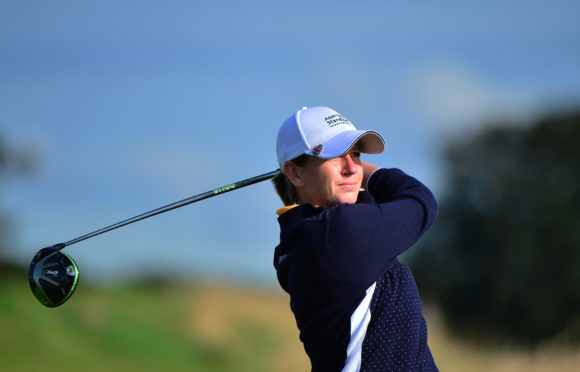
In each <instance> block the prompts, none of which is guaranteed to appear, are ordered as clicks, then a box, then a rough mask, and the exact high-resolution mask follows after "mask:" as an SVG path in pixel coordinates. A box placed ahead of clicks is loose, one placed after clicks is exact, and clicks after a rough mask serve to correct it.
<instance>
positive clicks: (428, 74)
mask: <svg viewBox="0 0 580 372" xmlns="http://www.w3.org/2000/svg"><path fill="white" fill-rule="evenodd" d="M407 86H408V87H409V88H410V89H409V92H408V93H409V98H410V99H411V100H412V102H413V106H414V107H415V108H416V109H417V112H418V113H419V114H420V115H421V116H423V119H424V120H423V121H424V122H426V123H429V125H430V126H435V127H436V129H440V130H443V131H449V130H452V131H456V130H461V129H467V130H469V129H473V128H474V127H477V126H479V125H481V124H484V123H486V122H490V121H492V120H493V119H499V118H502V119H510V118H511V119H515V118H521V117H522V116H524V115H529V114H531V111H532V105H531V103H530V101H531V100H530V97H529V94H527V93H526V92H524V90H523V89H517V88H513V87H510V86H506V85H504V84H502V83H501V82H497V81H493V80H492V79H489V78H485V77H483V76H482V75H479V74H477V73H475V72H473V71H471V70H469V69H468V68H466V67H465V66H461V65H458V64H456V63H445V64H442V63H436V64H431V65H428V66H424V67H421V68H419V69H418V70H415V71H413V74H412V77H411V78H410V80H409V84H408V85H407Z"/></svg>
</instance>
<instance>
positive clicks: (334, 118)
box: [324, 114, 352, 128]
mask: <svg viewBox="0 0 580 372" xmlns="http://www.w3.org/2000/svg"><path fill="white" fill-rule="evenodd" d="M324 121H325V122H326V124H328V126H329V127H331V128H333V127H336V126H337V125H340V124H348V125H352V123H351V122H350V121H349V120H348V119H347V118H345V117H344V116H342V115H340V114H334V115H330V116H327V117H325V118H324Z"/></svg>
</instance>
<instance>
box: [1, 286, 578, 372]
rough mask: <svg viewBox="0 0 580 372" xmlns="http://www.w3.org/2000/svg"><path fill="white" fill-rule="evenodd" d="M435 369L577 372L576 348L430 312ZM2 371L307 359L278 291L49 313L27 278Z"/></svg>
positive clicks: (12, 309) (14, 291)
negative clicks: (495, 340)
mask: <svg viewBox="0 0 580 372" xmlns="http://www.w3.org/2000/svg"><path fill="white" fill-rule="evenodd" d="M426 317H427V321H428V325H429V330H430V336H429V337H430V339H429V343H430V346H431V349H432V352H433V355H434V357H435V360H436V361H437V364H438V366H439V368H440V370H441V371H490V370H492V371H510V372H512V371H513V372H517V371H574V370H577V369H576V368H577V366H578V365H580V350H578V349H573V348H569V347H565V346H560V345H558V344H554V343H550V344H546V345H545V346H544V347H542V348H540V349H538V350H535V351H517V350H512V349H508V348H502V347H490V346H489V345H488V346H482V345H477V344H475V343H474V342H473V340H470V341H468V340H460V339H457V338H454V337H452V336H451V335H450V334H449V333H447V332H446V330H445V328H444V327H443V324H442V323H441V321H440V320H439V319H440V318H439V316H437V313H436V312H435V311H433V310H431V309H429V308H428V309H427V311H426ZM0 361H1V367H0V369H1V370H3V371H39V370H42V371H76V370H79V369H80V370H83V371H103V370H107V371H160V370H168V371H254V372H255V371H280V372H286V371H288V372H289V371H307V370H309V366H310V364H309V362H308V360H307V358H306V356H305V354H304V351H303V348H302V345H301V344H300V342H299V340H298V331H297V330H296V325H295V322H294V319H293V317H292V314H291V312H290V309H289V306H288V298H287V296H286V295H285V294H284V293H281V291H268V290H263V289H252V288H245V287H238V286H232V285H223V284H222V285H218V284H215V283H197V284H177V283H171V284H169V283H165V284H163V283H161V282H160V283H149V284H140V285H124V286H119V287H107V288H105V287H98V288H96V287H91V286H89V285H87V284H86V283H81V284H80V286H79V288H77V291H76V293H75V294H74V295H73V296H72V298H71V299H70V300H69V301H68V302H67V303H65V304H64V305H62V306H60V307H58V308H54V309H49V308H46V307H44V306H42V305H40V304H39V303H38V302H37V301H36V299H35V298H34V297H33V295H32V293H31V292H30V289H29V288H28V282H27V280H26V277H25V276H24V277H23V278H11V277H10V278H4V279H3V281H2V284H1V285H0Z"/></svg>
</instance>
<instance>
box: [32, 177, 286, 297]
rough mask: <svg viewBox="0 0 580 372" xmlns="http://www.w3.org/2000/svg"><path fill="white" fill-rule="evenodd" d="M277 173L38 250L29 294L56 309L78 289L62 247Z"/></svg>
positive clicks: (70, 261) (73, 267) (74, 267)
mask: <svg viewBox="0 0 580 372" xmlns="http://www.w3.org/2000/svg"><path fill="white" fill-rule="evenodd" d="M279 173H280V170H275V171H272V172H268V173H264V174H261V175H259V176H256V177H252V178H247V179H245V180H242V181H238V182H234V183H232V184H229V185H226V186H222V187H218V188H216V189H213V190H210V191H206V192H204V193H201V194H198V195H195V196H192V197H190V198H187V199H183V200H181V201H178V202H175V203H171V204H168V205H166V206H163V207H160V208H157V209H154V210H152V211H149V212H145V213H143V214H140V215H137V216H135V217H132V218H129V219H126V220H123V221H121V222H117V223H115V224H113V225H110V226H107V227H103V228H102V229H99V230H96V231H93V232H91V233H88V234H85V235H82V236H79V237H78V238H75V239H72V240H69V241H67V242H65V243H59V244H55V245H52V246H50V247H46V248H43V249H41V250H40V251H38V252H37V253H36V255H35V256H34V258H33V259H32V262H31V263H30V268H29V271H28V281H29V283H30V288H31V289H32V293H33V294H34V296H35V297H36V298H37V299H38V301H40V303H41V304H43V305H45V306H47V307H57V306H59V305H62V304H63V303H64V302H66V300H68V299H69V298H70V296H71V295H72V294H73V292H74V290H75V288H76V286H77V283H78V276H79V271H78V267H77V265H76V263H75V262H74V260H73V259H72V258H71V257H70V256H68V255H67V254H64V253H62V252H61V250H62V249H63V248H65V247H68V246H69V245H73V244H75V243H78V242H81V241H83V240H86V239H89V238H92V237H95V236H97V235H100V234H103V233H106V232H108V231H111V230H115V229H118V228H120V227H123V226H126V225H129V224H132V223H134V222H137V221H141V220H144V219H146V218H149V217H153V216H156V215H158V214H161V213H165V212H168V211H170V210H173V209H176V208H180V207H183V206H186V205H188V204H192V203H195V202H198V201H200V200H204V199H208V198H211V197H213V196H216V195H220V194H224V193H226V192H229V191H233V190H237V189H240V188H242V187H246V186H250V185H253V184H255V183H258V182H262V181H265V180H268V179H271V178H274V177H275V176H276V175H278V174H279Z"/></svg>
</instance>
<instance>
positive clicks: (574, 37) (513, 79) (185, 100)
mask: <svg viewBox="0 0 580 372" xmlns="http://www.w3.org/2000/svg"><path fill="white" fill-rule="evenodd" d="M578 14H580V3H579V2H577V1H501V2H499V1H487V2H480V3H477V4H466V2H460V1H447V2H446V1H442V2H436V3H435V2H429V3H427V2H425V3H422V2H413V3H412V4H411V2H386V1H366V2H352V1H350V2H346V1H322V2H317V1H308V2H306V1H294V2H284V3H279V2H271V1H254V2H252V1H246V2H235V1H216V2H212V3H209V2H207V3H206V2H203V3H201V2H194V1H163V2H161V1H156V2H154V1H135V0H131V1H99V2H79V1H51V2H44V1H14V0H4V1H1V2H0V134H2V135H3V136H4V137H5V138H6V139H7V140H9V141H10V142H11V143H13V146H19V147H23V148H30V149H33V150H34V151H35V154H36V157H37V159H38V169H37V171H36V172H35V173H34V174H31V175H27V176H23V177H20V178H14V179H12V180H10V181H9V182H8V183H7V184H5V185H4V186H3V188H2V195H1V196H2V203H3V205H4V209H7V210H9V211H10V212H11V213H12V216H13V217H14V220H15V223H16V227H17V229H16V231H15V233H16V237H17V239H16V244H15V245H16V246H15V248H14V249H13V251H12V252H10V254H11V255H12V256H13V257H15V258H16V259H17V260H20V261H22V262H28V261H29V260H30V259H31V257H32V255H33V254H34V253H35V252H36V251H37V250H38V249H40V248H42V247H44V246H48V245H51V244H54V243H58V242H62V241H67V240H71V239H73V238H76V237H78V236H80V235H84V234H85V233H88V232H90V231H93V230H96V229H98V228H101V227H103V226H106V225H109V224H112V223H114V222H117V221H120V220H123V219H126V218H128V217H132V216H134V215H137V214H140V213H142V212H145V211H148V210H151V209H154V208H157V207H159V206H162V205H165V204H168V203H171V202H174V201H177V200H180V199H183V198H186V197H189V196H191V195H194V194H197V193H200V192H203V191H206V190H209V189H212V188H214V187H217V186H222V185H225V184H229V183H231V182H233V181H236V180H240V179H243V178H247V177H250V176H253V175H256V174H260V173H264V172H267V171H270V170H273V169H275V168H276V166H277V165H276V158H275V138H276V133H277V130H278V127H279V125H280V124H281V123H282V121H283V120H284V119H285V118H286V117H288V116H289V115H291V114H292V113H293V112H294V111H296V110H297V109H299V108H300V107H302V106H315V105H325V106H330V107H332V108H334V109H336V110H337V111H338V112H340V113H342V114H343V115H345V116H346V117H348V118H349V119H350V120H351V121H352V122H353V123H354V124H355V125H356V126H357V127H358V128H360V129H373V130H377V131H379V132H381V133H382V134H383V136H384V137H385V138H386V140H387V150H386V152H385V153H384V154H381V155H373V156H367V157H366V158H365V160H368V161H371V162H375V163H377V164H380V165H383V166H387V167H399V168H402V169H404V170H405V171H407V172H408V173H410V174H412V175H414V176H416V177H418V178H419V179H421V180H423V181H424V182H425V183H426V184H427V185H429V186H430V187H432V189H433V190H434V191H435V193H436V195H438V196H440V195H442V193H443V190H444V181H445V180H444V179H443V177H442V176H441V175H442V171H443V169H442V167H441V163H440V162H439V159H438V151H439V150H440V148H441V146H443V145H444V144H445V143H446V141H449V140H450V139H453V138H461V136H464V135H467V134H468V133H470V132H471V131H473V130H474V129H477V128H479V127H481V125H482V124H483V123H485V122H487V121H489V120H492V119H494V118H508V119H509V120H517V119H521V118H527V117H531V116H533V115H535V114H537V113H539V112H542V110H545V109H550V108H553V107H558V106H566V105H568V104H574V103H576V102H578V100H579V99H580V70H579V69H578V66H580V26H579V22H578V21H577V18H578ZM280 205H281V203H280V202H279V200H278V198H277V196H276V195H275V193H274V191H273V189H272V187H271V186H270V185H269V184H268V183H263V184H260V185H255V186H252V187H250V188H246V189H243V190H239V191H236V192H234V193H230V194H227V195H223V196H220V197H218V198H213V199H210V200H206V201H202V202H200V203H198V204H195V205H193V206H188V207H184V208H181V209H179V210H176V211H172V212H169V213H167V214H164V215H161V216H157V217H154V218H152V219H149V220H147V221H142V222H139V223H137V224H135V225H132V226H128V227H125V228H123V229H121V230H117V231H114V232H110V233H107V234H105V235H102V236H99V237H96V238H94V239H91V240H88V241H85V242H82V243H79V244H77V245H74V246H71V247H69V248H67V249H66V250H67V252H68V253H70V254H71V255H72V256H73V257H74V258H75V259H76V261H77V262H78V264H79V266H80V268H81V270H82V275H83V277H86V278H87V279H90V280H96V279H99V278H103V277H107V278H114V279H125V278H133V277H135V276H138V275H142V274H143V273H150V272H156V273H165V274H166V273H175V274H176V275H184V276H191V277H193V276H212V277H217V278H225V277H227V278H236V279H240V278H241V279H248V278H249V279H254V280H260V281H262V282H263V283H274V282H275V275H274V271H273V268H272V264H271V262H272V251H273V247H274V246H275V245H276V243H277V238H278V225H277V222H276V218H275V214H274V210H275V209H277V208H278V207H279V206H280Z"/></svg>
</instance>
